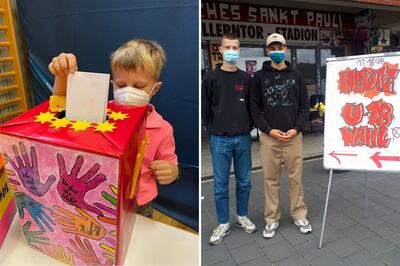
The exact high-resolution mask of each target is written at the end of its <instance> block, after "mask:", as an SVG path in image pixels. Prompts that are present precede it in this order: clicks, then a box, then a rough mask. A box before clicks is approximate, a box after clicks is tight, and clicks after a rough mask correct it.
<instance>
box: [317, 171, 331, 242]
mask: <svg viewBox="0 0 400 266" xmlns="http://www.w3.org/2000/svg"><path fill="white" fill-rule="evenodd" d="M332 174H333V169H331V170H330V171H329V183H328V191H327V192H326V201H325V210H324V219H323V220H322V229H321V238H320V239H319V248H321V247H322V239H323V238H324V231H325V219H326V212H327V210H328V202H329V193H330V192H331V183H332Z"/></svg>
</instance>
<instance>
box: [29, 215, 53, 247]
mask: <svg viewBox="0 0 400 266" xmlns="http://www.w3.org/2000/svg"><path fill="white" fill-rule="evenodd" d="M31 225H32V223H31V221H26V223H25V224H24V225H23V226H22V232H23V233H24V236H25V239H26V242H27V243H28V245H30V246H31V247H33V248H35V249H38V250H40V248H38V247H37V246H35V245H34V244H40V245H50V244H49V239H48V238H47V237H45V236H42V234H43V232H42V231H40V230H39V231H29V228H30V227H31Z"/></svg>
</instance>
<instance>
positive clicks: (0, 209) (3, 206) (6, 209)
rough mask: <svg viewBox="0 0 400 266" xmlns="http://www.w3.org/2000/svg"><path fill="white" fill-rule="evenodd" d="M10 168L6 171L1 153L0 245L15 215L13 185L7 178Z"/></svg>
mask: <svg viewBox="0 0 400 266" xmlns="http://www.w3.org/2000/svg"><path fill="white" fill-rule="evenodd" d="M7 174H9V170H7V171H6V168H5V161H4V159H3V156H2V155H1V154H0V247H1V246H2V245H3V242H4V239H5V238H6V236H7V232H8V229H10V226H11V223H12V221H13V219H14V215H15V203H14V197H13V195H12V191H11V186H12V185H13V184H10V183H9V182H8V179H7Z"/></svg>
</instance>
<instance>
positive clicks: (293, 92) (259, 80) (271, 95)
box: [250, 61, 310, 134]
mask: <svg viewBox="0 0 400 266" xmlns="http://www.w3.org/2000/svg"><path fill="white" fill-rule="evenodd" d="M285 63H286V65H287V67H286V68H284V69H281V70H278V69H275V68H273V67H272V66H271V61H265V62H264V63H263V67H262V69H261V70H259V71H257V72H255V73H254V76H253V79H252V81H251V86H250V88H251V90H250V91H251V93H250V107H251V116H252V118H253V121H254V124H255V126H256V127H257V128H259V129H260V130H261V131H262V132H264V133H266V134H269V133H270V131H271V130H272V129H279V130H281V131H283V132H287V131H288V130H289V129H296V130H297V132H300V131H302V130H303V129H304V128H305V127H306V125H307V123H308V119H309V114H310V108H309V105H308V95H307V89H306V85H305V82H304V77H303V75H302V74H301V73H300V72H299V71H297V70H295V69H293V68H291V67H290V63H289V62H287V61H285Z"/></svg>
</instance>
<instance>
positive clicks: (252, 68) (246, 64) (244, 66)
mask: <svg viewBox="0 0 400 266" xmlns="http://www.w3.org/2000/svg"><path fill="white" fill-rule="evenodd" d="M267 60H269V57H266V56H265V57H239V60H238V61H237V67H238V68H239V69H241V70H243V71H246V72H247V73H249V74H250V75H251V76H253V74H254V73H255V72H256V71H258V70H260V69H261V68H262V65H263V63H264V61H267Z"/></svg>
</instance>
